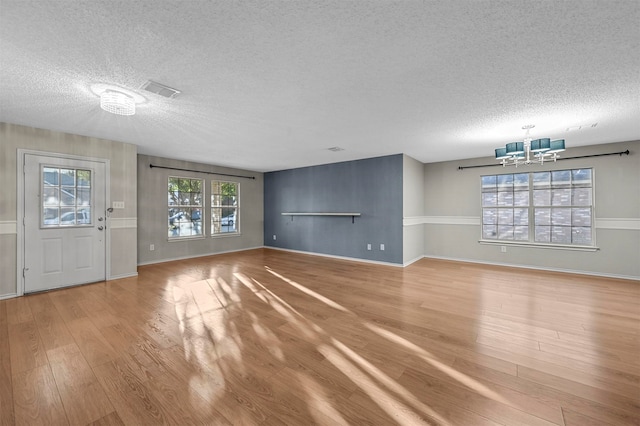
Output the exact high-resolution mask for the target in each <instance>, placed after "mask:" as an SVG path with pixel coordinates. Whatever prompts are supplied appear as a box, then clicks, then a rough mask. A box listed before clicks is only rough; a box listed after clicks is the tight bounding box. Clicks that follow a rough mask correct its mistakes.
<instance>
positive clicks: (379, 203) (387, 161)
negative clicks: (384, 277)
mask: <svg viewBox="0 0 640 426" xmlns="http://www.w3.org/2000/svg"><path fill="white" fill-rule="evenodd" d="M402 169H403V156H402V155H401V154H400V155H392V156H386V157H379V158H370V159H365V160H357V161H348V162H342V163H334V164H327V165H322V166H314V167H304V168H299V169H292V170H283V171H278V172H270V173H265V176H264V200H265V209H264V241H265V245H267V246H270V247H278V248H284V249H290V250H300V251H306V252H312V253H322V254H328V255H334V256H344V257H351V258H358V259H367V260H374V261H381V262H390V263H398V264H400V263H402V261H403V256H402V194H403V184H402V179H403V175H402ZM282 212H356V213H361V215H362V216H361V217H357V218H356V219H355V223H351V217H325V216H302V217H300V216H298V217H293V220H292V218H291V217H289V216H282V214H281V213H282ZM274 235H275V236H276V240H274V239H273V236H274ZM367 244H371V246H372V250H370V251H369V250H367ZM380 244H384V245H385V250H384V251H382V250H380Z"/></svg>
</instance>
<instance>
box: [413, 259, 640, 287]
mask: <svg viewBox="0 0 640 426" xmlns="http://www.w3.org/2000/svg"><path fill="white" fill-rule="evenodd" d="M423 258H424V259H440V260H451V261H454V262H465V263H477V264H480V265H493V266H505V267H508V268H519V269H534V270H536V271H548V272H563V273H566V274H578V275H589V276H593V277H603V278H619V279H623V280H632V281H640V277H636V276H632V275H619V274H606V273H599V272H592V271H579V270H575V269H563V268H549V267H542V266H533V265H517V264H513V263H502V262H488V261H484V260H482V261H481V260H473V259H461V258H456V257H446V256H429V255H425V256H424V257H423Z"/></svg>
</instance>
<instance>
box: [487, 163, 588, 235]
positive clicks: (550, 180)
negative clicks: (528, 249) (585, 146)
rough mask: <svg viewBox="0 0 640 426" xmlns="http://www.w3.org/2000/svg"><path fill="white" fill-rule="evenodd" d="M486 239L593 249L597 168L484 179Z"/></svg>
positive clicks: (518, 174) (508, 175)
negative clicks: (594, 175)
mask: <svg viewBox="0 0 640 426" xmlns="http://www.w3.org/2000/svg"><path fill="white" fill-rule="evenodd" d="M481 180H482V239H483V240H498V241H514V242H529V243H531V242H533V243H541V244H544V243H547V244H561V245H578V246H593V245H594V238H593V170H592V169H571V170H554V171H542V172H528V173H512V174H501V175H488V176H482V177H481Z"/></svg>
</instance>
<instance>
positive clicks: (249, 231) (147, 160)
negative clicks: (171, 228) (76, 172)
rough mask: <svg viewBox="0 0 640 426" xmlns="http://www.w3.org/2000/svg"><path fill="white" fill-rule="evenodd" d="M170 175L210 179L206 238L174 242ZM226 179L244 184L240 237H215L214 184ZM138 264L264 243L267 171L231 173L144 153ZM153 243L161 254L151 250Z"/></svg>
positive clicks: (140, 171) (140, 164)
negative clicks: (170, 237)
mask: <svg viewBox="0 0 640 426" xmlns="http://www.w3.org/2000/svg"><path fill="white" fill-rule="evenodd" d="M149 164H153V165H162V166H166V167H174V168H179V169H193V170H202V171H208V172H216V173H225V174H233V175H242V176H244V175H246V176H254V177H255V178H256V179H255V180H252V179H243V178H232V177H224V176H219V175H212V174H207V173H195V172H184V171H176V170H166V169H159V168H153V169H152V168H149ZM169 176H178V177H189V178H201V179H204V180H205V201H206V207H205V220H204V223H203V225H204V230H205V237H204V238H196V239H188V240H174V241H168V237H167V179H168V177H169ZM214 179H222V180H225V181H230V182H238V183H239V184H240V234H239V235H236V234H233V235H226V236H220V237H210V236H209V235H210V220H211V216H210V205H211V192H210V190H211V180H214ZM137 180H138V197H139V208H138V247H137V248H138V263H139V264H146V263H156V262H162V261H167V260H174V259H184V258H189V257H197V256H205V255H210V254H215V253H223V252H229V251H237V250H245V249H250V248H255V247H262V245H263V240H262V236H263V213H262V208H263V204H264V203H263V198H262V196H263V176H262V173H258V172H251V171H246V170H238V169H230V168H224V167H217V166H212V165H206V164H198V163H192V162H187V161H179V160H173V159H168V158H160V157H152V156H147V155H138V179H137ZM151 244H153V245H154V248H155V250H153V251H151V250H150V249H149V248H150V245H151Z"/></svg>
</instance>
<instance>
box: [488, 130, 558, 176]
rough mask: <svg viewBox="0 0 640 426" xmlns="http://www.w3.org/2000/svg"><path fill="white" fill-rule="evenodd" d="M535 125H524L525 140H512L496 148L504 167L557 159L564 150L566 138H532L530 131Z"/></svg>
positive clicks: (541, 162) (497, 158)
mask: <svg viewBox="0 0 640 426" xmlns="http://www.w3.org/2000/svg"><path fill="white" fill-rule="evenodd" d="M534 127H535V125H533V124H528V125H526V126H522V129H523V130H525V136H524V141H523V142H510V143H508V144H507V145H506V146H505V147H504V148H496V160H501V162H500V164H502V167H506V166H516V167H518V166H521V165H524V164H533V163H537V164H544V162H545V161H556V159H557V158H558V153H559V152H562V151H564V139H558V140H555V141H552V140H551V139H549V138H542V139H532V138H531V137H530V136H529V131H530V130H531V129H533V128H534Z"/></svg>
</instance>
